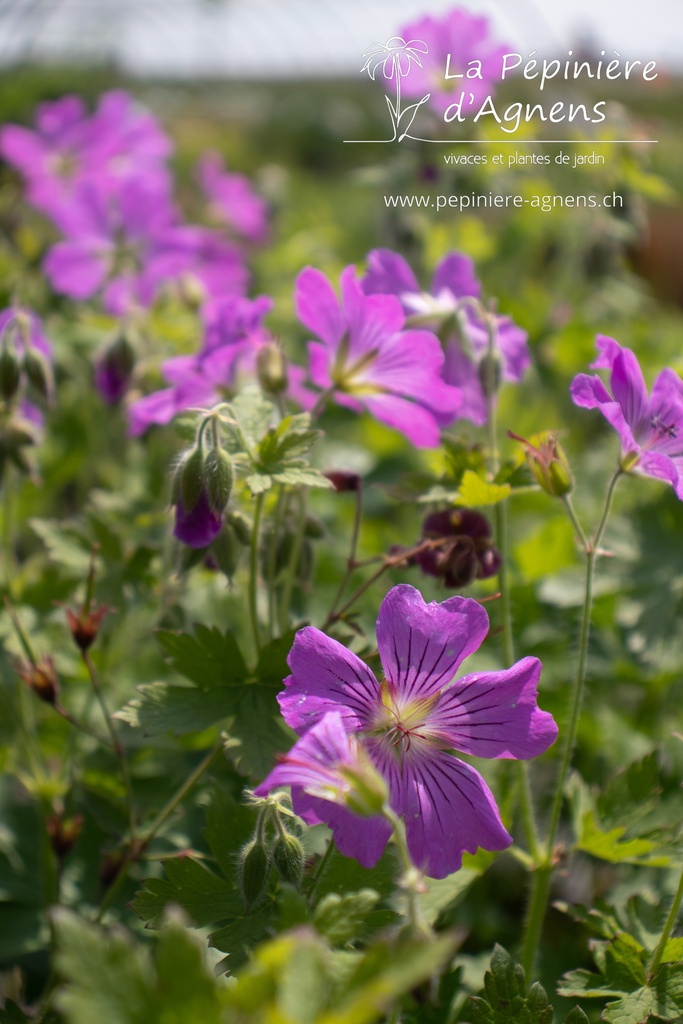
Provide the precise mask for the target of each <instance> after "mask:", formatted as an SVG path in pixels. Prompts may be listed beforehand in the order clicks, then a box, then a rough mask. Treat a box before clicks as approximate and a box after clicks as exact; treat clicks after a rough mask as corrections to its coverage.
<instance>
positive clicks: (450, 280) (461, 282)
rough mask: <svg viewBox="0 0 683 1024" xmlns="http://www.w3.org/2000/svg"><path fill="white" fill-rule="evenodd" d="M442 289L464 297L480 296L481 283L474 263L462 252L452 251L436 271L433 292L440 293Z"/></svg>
mask: <svg viewBox="0 0 683 1024" xmlns="http://www.w3.org/2000/svg"><path fill="white" fill-rule="evenodd" d="M442 291H449V292H450V293H451V295H456V296H458V297H460V298H462V297H463V296H465V295H471V296H472V297H473V298H475V299H476V298H479V296H480V294H481V285H480V284H479V282H478V281H477V278H476V276H475V273H474V263H473V262H472V260H471V259H470V258H469V256H465V254H464V253H462V252H451V253H449V254H448V256H445V257H444V259H442V260H441V263H439V265H438V267H437V268H436V270H435V271H434V277H433V279H432V293H433V294H434V295H438V294H439V293H440V292H442Z"/></svg>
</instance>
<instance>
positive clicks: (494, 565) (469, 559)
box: [414, 508, 501, 587]
mask: <svg viewBox="0 0 683 1024" xmlns="http://www.w3.org/2000/svg"><path fill="white" fill-rule="evenodd" d="M422 539H423V540H433V541H440V542H441V543H439V544H438V545H435V546H434V547H433V548H428V549H426V550H425V551H421V552H420V553H419V554H417V555H415V557H414V561H415V562H416V563H417V564H418V565H419V566H420V568H421V569H422V571H423V572H426V573H428V574H429V575H430V576H439V577H441V578H442V579H443V581H444V583H445V585H446V586H447V587H466V586H469V584H470V583H473V582H474V580H485V579H487V578H488V577H489V576H495V575H496V573H497V572H498V569H499V568H500V562H501V556H500V552H498V551H497V550H496V548H495V547H494V545H493V538H492V536H491V524H490V523H489V521H488V519H487V518H486V516H483V515H482V514H481V513H480V512H475V511H473V509H470V508H451V509H444V510H443V511H442V512H433V513H432V514H431V515H429V516H427V518H426V519H425V521H424V523H423V524H422Z"/></svg>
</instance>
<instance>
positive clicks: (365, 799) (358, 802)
mask: <svg viewBox="0 0 683 1024" xmlns="http://www.w3.org/2000/svg"><path fill="white" fill-rule="evenodd" d="M339 774H340V775H341V777H342V778H343V780H344V782H345V783H347V785H348V787H349V788H348V789H347V790H346V791H345V793H344V804H345V806H346V807H347V809H348V810H349V811H351V813H352V814H357V815H359V817H361V818H372V817H374V816H375V815H376V814H381V813H382V812H383V810H384V807H385V806H386V804H387V803H388V801H389V788H388V786H387V784H386V781H385V779H384V777H383V776H382V775H380V773H379V772H378V771H377V769H376V768H375V766H374V764H373V763H372V761H371V760H370V758H369V757H368V755H367V754H366V753H365V751H364V750H363V749H362V748H360V747H359V749H358V754H357V762H356V764H354V765H341V766H340V768H339Z"/></svg>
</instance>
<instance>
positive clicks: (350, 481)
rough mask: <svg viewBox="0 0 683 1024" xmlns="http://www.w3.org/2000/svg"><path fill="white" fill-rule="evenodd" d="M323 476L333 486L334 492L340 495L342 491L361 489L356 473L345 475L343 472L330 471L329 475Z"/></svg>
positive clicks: (359, 479) (360, 482)
mask: <svg viewBox="0 0 683 1024" xmlns="http://www.w3.org/2000/svg"><path fill="white" fill-rule="evenodd" d="M323 475H324V476H326V477H327V479H328V480H329V481H330V483H331V484H332V485H333V487H334V489H335V491H337V492H338V493H341V492H342V491H359V490H360V489H361V485H362V480H361V478H360V477H359V476H358V474H357V473H347V472H346V471H344V470H332V471H331V472H329V473H324V474H323Z"/></svg>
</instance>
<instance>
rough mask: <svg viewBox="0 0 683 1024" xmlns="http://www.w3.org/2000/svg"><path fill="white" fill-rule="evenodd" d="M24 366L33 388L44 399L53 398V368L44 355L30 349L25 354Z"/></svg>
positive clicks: (35, 349)
mask: <svg viewBox="0 0 683 1024" xmlns="http://www.w3.org/2000/svg"><path fill="white" fill-rule="evenodd" d="M23 366H24V372H25V374H26V377H27V378H28V382H29V384H30V385H31V387H32V388H34V390H35V391H37V392H38V394H39V395H42V397H43V398H47V399H50V398H52V395H53V394H54V377H53V375H52V367H51V366H50V364H49V362H48V360H47V359H46V358H45V356H44V355H43V353H42V352H40V351H39V350H38V349H37V348H28V349H27V350H26V352H25V353H24V360H23Z"/></svg>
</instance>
